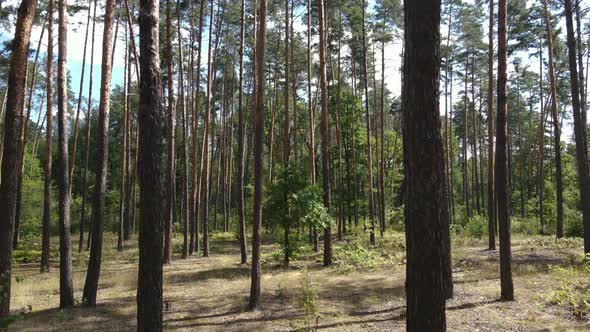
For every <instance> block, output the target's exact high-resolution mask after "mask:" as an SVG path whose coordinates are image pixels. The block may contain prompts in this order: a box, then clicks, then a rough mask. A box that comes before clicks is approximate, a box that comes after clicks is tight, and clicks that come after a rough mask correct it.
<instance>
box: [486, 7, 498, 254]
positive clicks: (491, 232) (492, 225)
mask: <svg viewBox="0 0 590 332" xmlns="http://www.w3.org/2000/svg"><path fill="white" fill-rule="evenodd" d="M488 20H489V25H488V28H489V30H488V100H487V102H488V121H487V123H488V249H489V250H496V209H495V208H494V207H495V200H496V197H495V194H494V1H490V11H489V15H488Z"/></svg>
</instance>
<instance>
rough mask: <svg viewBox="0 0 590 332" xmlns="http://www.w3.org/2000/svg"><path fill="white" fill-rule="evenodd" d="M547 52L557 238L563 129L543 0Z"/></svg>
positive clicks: (560, 229)
mask: <svg viewBox="0 0 590 332" xmlns="http://www.w3.org/2000/svg"><path fill="white" fill-rule="evenodd" d="M543 11H544V18H545V32H546V34H547V52H548V53H549V83H550V84H551V117H552V118H553V149H554V150H555V193H556V195H557V232H556V234H557V238H561V237H563V171H562V168H561V129H560V127H559V117H558V115H557V84H556V79H555V60H554V59H553V31H552V28H551V19H550V17H549V10H548V9H547V0H544V1H543Z"/></svg>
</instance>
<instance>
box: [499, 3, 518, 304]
mask: <svg viewBox="0 0 590 332" xmlns="http://www.w3.org/2000/svg"><path fill="white" fill-rule="evenodd" d="M506 53H507V52H506V0H499V1H498V88H497V89H498V91H497V93H498V97H497V98H498V116H497V119H496V128H497V131H496V165H495V167H496V169H495V176H496V177H495V185H496V195H497V196H496V197H497V198H496V199H497V204H498V206H497V207H498V225H499V229H498V231H499V232H498V233H499V235H500V285H501V296H500V299H501V300H502V301H512V300H514V287H513V285H512V262H511V261H512V249H511V245H510V207H509V204H510V200H509V197H510V187H509V181H508V171H509V170H508V164H507V161H508V151H507V136H508V128H507V122H508V103H507V95H506V81H507V73H506V69H507V64H506V58H507V55H506Z"/></svg>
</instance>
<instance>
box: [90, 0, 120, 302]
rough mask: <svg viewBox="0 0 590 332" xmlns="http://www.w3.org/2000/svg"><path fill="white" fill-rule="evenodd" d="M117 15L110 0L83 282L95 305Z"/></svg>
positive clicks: (102, 225)
mask: <svg viewBox="0 0 590 332" xmlns="http://www.w3.org/2000/svg"><path fill="white" fill-rule="evenodd" d="M114 16H115V1H114V0H107V2H106V7H105V15H104V30H103V40H102V65H101V69H102V70H101V77H100V100H99V106H98V142H97V156H96V157H97V158H96V170H95V174H96V180H95V181H94V197H93V200H94V204H93V208H92V221H93V222H92V242H91V246H90V259H89V261H88V270H87V272H86V281H85V283H84V292H83V294H82V302H83V303H84V304H85V305H87V306H91V307H94V306H96V293H97V291H98V279H99V277H100V265H101V257H102V238H103V229H104V221H105V219H104V216H105V213H106V206H105V196H106V189H107V188H106V187H107V173H108V170H107V165H108V156H109V132H108V131H109V109H110V99H111V76H112V63H111V62H110V61H109V58H110V57H111V53H112V50H113V48H114V46H113V19H114Z"/></svg>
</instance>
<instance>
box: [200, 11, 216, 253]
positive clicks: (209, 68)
mask: <svg viewBox="0 0 590 332" xmlns="http://www.w3.org/2000/svg"><path fill="white" fill-rule="evenodd" d="M213 2H214V0H211V1H210V4H211V9H210V12H209V47H208V49H207V52H208V54H207V96H206V100H205V121H204V125H205V129H204V131H203V158H202V160H203V176H202V181H203V185H202V190H203V192H202V199H203V256H204V257H208V256H209V207H208V204H209V181H208V180H207V179H208V178H209V122H210V117H211V86H212V85H213V78H212V76H213V75H214V72H213V67H212V66H211V60H212V57H211V46H212V42H213V16H214V10H215V9H214V7H213Z"/></svg>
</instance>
